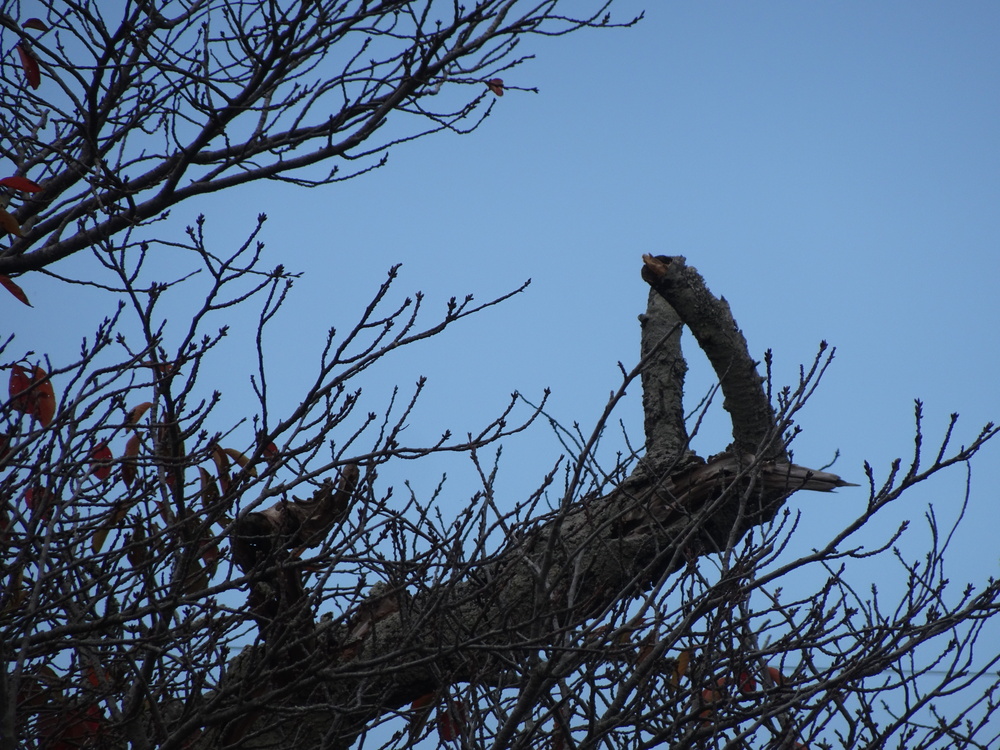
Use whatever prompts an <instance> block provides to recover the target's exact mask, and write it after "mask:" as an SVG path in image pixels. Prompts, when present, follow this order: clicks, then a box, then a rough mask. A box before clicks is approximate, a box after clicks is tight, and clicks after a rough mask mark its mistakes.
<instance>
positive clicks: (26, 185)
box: [0, 175, 42, 193]
mask: <svg viewBox="0 0 1000 750" xmlns="http://www.w3.org/2000/svg"><path fill="white" fill-rule="evenodd" d="M0 186H3V187H9V188H13V189H14V190H21V191H22V192H25V193H38V192H41V190H42V188H41V186H40V185H38V184H37V183H34V182H32V181H31V180H29V179H28V178H27V177H20V176H18V175H14V176H12V177H2V178H0Z"/></svg>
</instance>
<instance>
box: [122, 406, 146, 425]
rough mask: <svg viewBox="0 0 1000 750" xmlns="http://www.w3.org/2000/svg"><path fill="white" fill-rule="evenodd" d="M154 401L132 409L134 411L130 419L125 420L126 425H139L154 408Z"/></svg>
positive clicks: (129, 416)
mask: <svg viewBox="0 0 1000 750" xmlns="http://www.w3.org/2000/svg"><path fill="white" fill-rule="evenodd" d="M152 406H153V402H152V401H144V402H142V403H141V404H139V405H138V406H134V407H132V410H131V411H130V412H129V413H128V417H127V418H126V419H125V424H126V425H128V426H129V427H132V426H134V425H137V424H138V423H139V420H140V419H142V416H143V415H144V414H145V413H146V412H147V411H149V410H150V408H152Z"/></svg>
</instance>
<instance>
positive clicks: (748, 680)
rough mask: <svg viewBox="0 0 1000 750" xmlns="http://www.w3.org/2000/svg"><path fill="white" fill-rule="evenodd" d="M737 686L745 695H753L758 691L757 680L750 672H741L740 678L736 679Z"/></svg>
mask: <svg viewBox="0 0 1000 750" xmlns="http://www.w3.org/2000/svg"><path fill="white" fill-rule="evenodd" d="M736 684H737V686H739V689H740V692H741V693H743V695H747V694H749V693H753V692H755V691H756V690H757V680H755V679H754V678H753V677H751V676H750V673H749V672H745V671H744V672H740V674H739V677H737V678H736Z"/></svg>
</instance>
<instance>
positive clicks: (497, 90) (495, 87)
mask: <svg viewBox="0 0 1000 750" xmlns="http://www.w3.org/2000/svg"><path fill="white" fill-rule="evenodd" d="M486 86H487V87H488V88H489V90H490V91H492V92H493V93H494V94H496V95H497V96H503V78H491V79H490V80H488V81H487V82H486Z"/></svg>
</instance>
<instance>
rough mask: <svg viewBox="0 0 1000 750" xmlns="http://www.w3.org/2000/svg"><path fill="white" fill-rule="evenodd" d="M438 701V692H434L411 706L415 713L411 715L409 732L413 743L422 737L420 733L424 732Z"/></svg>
mask: <svg viewBox="0 0 1000 750" xmlns="http://www.w3.org/2000/svg"><path fill="white" fill-rule="evenodd" d="M437 699H438V694H437V691H436V690H433V691H431V692H429V693H424V694H423V695H421V696H420V697H419V698H417V699H416V700H415V701H413V703H411V704H410V710H411V711H412V712H413V713H411V714H410V725H409V727H408V728H407V731H408V732H409V735H410V740H411V742H412V741H414V740H416V739H417V738H418V737H419V736H420V733H421V732H423V731H424V726H425V725H426V724H427V717H429V716H430V715H431V708H433V706H434V704H435V703H436V702H437Z"/></svg>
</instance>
